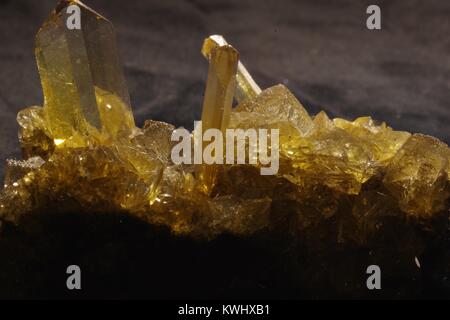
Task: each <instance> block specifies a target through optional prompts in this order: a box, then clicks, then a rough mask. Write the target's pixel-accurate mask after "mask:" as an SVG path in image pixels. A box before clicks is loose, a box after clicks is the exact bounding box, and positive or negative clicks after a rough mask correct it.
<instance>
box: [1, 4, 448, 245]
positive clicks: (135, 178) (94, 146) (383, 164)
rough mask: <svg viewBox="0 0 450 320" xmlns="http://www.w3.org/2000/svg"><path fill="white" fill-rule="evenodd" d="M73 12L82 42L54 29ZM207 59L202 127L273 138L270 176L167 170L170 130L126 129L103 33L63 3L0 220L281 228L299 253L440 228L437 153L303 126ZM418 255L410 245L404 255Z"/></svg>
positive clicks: (106, 30)
mask: <svg viewBox="0 0 450 320" xmlns="http://www.w3.org/2000/svg"><path fill="white" fill-rule="evenodd" d="M71 4H77V5H80V7H81V12H82V21H83V25H82V28H81V30H68V29H67V28H66V26H65V24H64V16H65V12H66V10H65V9H66V8H67V7H68V6H69V5H71ZM203 54H204V55H205V57H206V58H207V59H208V61H209V63H210V70H209V75H208V83H207V86H206V93H205V102H204V106H203V107H204V109H203V116H202V117H203V118H202V120H203V121H204V123H206V125H207V127H212V128H218V129H220V130H224V129H226V128H241V129H248V128H265V129H279V130H280V147H279V151H280V168H279V171H278V173H277V174H276V175H273V176H262V175H260V172H259V169H260V166H261V165H260V164H258V163H257V164H239V165H237V164H236V165H216V166H215V167H214V168H210V167H208V166H207V165H204V164H203V165H176V164H174V163H173V162H172V160H171V156H170V152H171V150H172V147H173V142H172V141H171V135H172V132H173V131H174V130H175V128H174V127H173V126H172V125H170V124H167V123H162V122H157V121H152V120H149V121H147V122H146V123H145V125H144V127H143V128H137V127H135V125H134V120H133V115H132V113H131V107H130V103H129V98H128V93H127V88H126V84H125V81H124V78H123V75H122V71H121V67H120V64H119V62H118V54H117V50H116V45H115V36H114V32H113V29H112V26H111V24H110V23H109V22H108V21H107V20H106V19H105V18H103V17H101V16H100V15H98V14H97V13H95V12H94V11H92V10H91V9H89V8H87V7H85V6H84V5H83V4H81V3H80V2H79V1H62V2H61V4H60V5H59V6H58V8H57V9H56V10H55V11H54V12H53V13H52V15H51V16H50V18H49V19H48V21H47V22H46V23H45V24H44V25H43V26H42V28H41V29H40V31H39V32H38V35H37V37H36V57H37V60H38V66H39V72H40V75H41V80H42V86H43V90H44V95H45V101H44V106H43V107H31V108H27V109H24V110H23V111H21V112H20V113H19V115H18V117H17V120H18V122H19V125H20V135H19V137H20V142H21V146H22V150H23V157H24V160H17V161H14V160H11V161H8V162H7V168H6V181H5V188H4V189H3V191H1V193H0V217H1V219H2V220H4V221H10V222H13V223H20V220H21V217H23V216H24V215H28V214H33V213H37V212H42V211H45V210H46V209H47V208H51V207H58V210H59V211H79V210H82V211H85V212H94V213H111V212H124V213H127V214H130V215H133V216H136V217H139V218H141V219H143V220H145V221H148V222H149V223H151V224H158V225H165V226H168V227H169V228H170V229H171V230H172V231H173V232H174V233H176V234H187V235H191V236H193V237H200V238H212V237H215V236H217V235H218V234H221V233H224V232H226V233H234V234H238V235H250V234H252V233H255V232H257V231H260V230H264V229H271V228H279V227H280V225H282V226H283V228H284V229H285V230H286V232H288V233H289V234H293V235H294V236H295V237H298V238H301V239H303V240H304V241H306V242H308V241H310V242H317V241H319V239H320V238H321V237H326V238H327V239H332V241H334V242H335V243H344V242H351V243H354V244H357V245H367V244H370V243H377V241H379V239H380V237H381V238H382V237H384V236H386V235H387V234H388V233H390V232H392V229H390V226H391V225H397V224H398V223H399V224H400V225H401V226H411V228H413V227H414V228H415V227H419V228H421V229H423V230H426V231H427V232H434V231H436V230H435V229H434V226H435V222H436V221H444V223H448V214H449V192H450V180H449V174H450V164H449V160H450V149H449V147H448V146H447V145H446V144H444V143H443V142H441V141H439V140H437V139H435V138H433V137H429V136H425V135H421V134H410V133H408V132H402V131H395V130H393V129H392V128H390V127H389V126H387V125H386V124H385V123H378V122H376V121H374V120H372V119H371V118H370V117H361V118H358V119H356V120H354V121H348V120H344V119H339V118H336V119H330V118H329V117H328V115H327V114H326V113H325V112H320V113H319V114H317V115H310V114H309V113H308V112H307V110H306V109H305V108H304V107H303V106H302V104H301V103H300V102H299V101H298V100H297V99H296V98H295V96H294V95H293V94H292V93H291V92H290V91H289V89H288V88H286V87H285V86H283V85H276V86H273V87H270V88H268V89H265V90H263V91H261V90H260V89H259V87H258V86H257V85H256V84H255V83H254V81H253V79H252V78H251V77H250V75H249V74H248V72H247V71H246V69H245V68H244V67H243V65H242V63H241V62H240V61H239V56H238V53H237V51H236V50H235V49H234V48H233V47H231V46H230V45H228V44H227V43H226V42H225V40H224V39H223V38H221V37H220V36H213V37H210V38H208V39H207V40H206V42H205V46H204V48H203ZM236 79H237V81H236ZM236 85H237V91H236V92H237V93H236V92H235V88H236ZM233 97H236V98H237V101H238V102H239V104H238V106H237V107H236V108H233V109H232V106H231V104H232V99H233ZM392 221H396V222H395V223H393V222H392ZM438 229H439V228H438ZM444 229H445V228H444ZM439 230H440V229H439ZM436 232H437V231H436ZM394 233H395V232H394ZM389 239H390V238H389ZM411 243H412V242H408V245H407V246H406V245H405V246H404V247H405V248H406V247H409V246H410V245H411ZM413 243H415V242H413ZM405 250H407V249H405ZM420 250H421V244H420V243H419V244H417V245H415V244H414V245H413V249H411V252H417V253H420Z"/></svg>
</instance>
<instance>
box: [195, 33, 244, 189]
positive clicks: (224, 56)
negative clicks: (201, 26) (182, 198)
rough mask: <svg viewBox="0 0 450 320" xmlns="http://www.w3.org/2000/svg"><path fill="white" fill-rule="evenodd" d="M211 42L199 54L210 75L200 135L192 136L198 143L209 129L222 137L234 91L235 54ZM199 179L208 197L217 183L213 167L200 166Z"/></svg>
mask: <svg viewBox="0 0 450 320" xmlns="http://www.w3.org/2000/svg"><path fill="white" fill-rule="evenodd" d="M210 41H211V40H210V39H206V40H205V42H204V45H203V49H202V52H208V53H207V57H208V61H209V71H208V79H207V82H206V90H205V96H204V100H203V111H202V131H201V132H198V133H197V134H196V135H195V137H196V138H197V139H196V142H197V143H198V140H199V139H198V137H199V134H201V137H202V136H203V133H204V132H205V131H206V130H208V129H212V128H214V129H219V130H221V131H222V132H223V133H225V130H226V129H227V127H228V123H229V121H230V113H231V107H232V104H233V97H234V94H235V89H236V73H237V67H238V62H239V54H238V52H237V51H236V50H235V49H234V48H233V47H232V46H230V45H228V44H226V43H223V44H220V45H217V46H215V47H213V48H209V47H210ZM205 48H208V49H205ZM198 175H199V179H200V181H201V189H202V190H203V191H204V192H206V193H209V192H210V191H211V189H212V187H213V186H214V184H215V181H216V168H215V166H214V165H208V164H202V165H201V166H200V167H199V170H198Z"/></svg>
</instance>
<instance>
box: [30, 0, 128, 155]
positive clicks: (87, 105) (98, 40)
mask: <svg viewBox="0 0 450 320" xmlns="http://www.w3.org/2000/svg"><path fill="white" fill-rule="evenodd" d="M71 5H77V6H78V7H79V8H80V11H81V18H80V19H81V29H76V28H75V29H70V28H68V26H67V21H68V18H69V17H70V15H71V13H70V12H69V13H68V12H67V8H68V7H69V6H71ZM35 54H36V59H37V63H38V67H39V74H40V76H41V82H42V88H43V91H44V97H45V101H44V115H45V119H46V121H47V123H48V127H47V129H48V131H49V133H50V135H51V137H52V139H54V140H55V141H56V145H58V146H60V145H62V144H65V145H66V146H72V147H79V146H86V145H88V144H90V143H92V142H103V141H105V140H108V139H110V138H111V137H115V136H116V135H117V133H118V132H119V131H121V130H131V129H132V128H134V119H133V114H132V112H131V108H130V101H129V95H128V89H127V86H126V83H125V79H124V76H123V72H122V69H121V65H120V62H119V57H118V50H117V47H116V40H115V33H114V29H113V26H112V24H111V23H110V22H109V21H108V20H106V19H105V18H104V17H102V16H101V15H99V14H98V13H96V12H94V11H93V10H92V9H90V8H88V7H86V6H85V5H84V4H83V3H81V2H80V1H77V0H63V1H61V2H60V4H59V5H58V7H57V8H56V9H55V11H53V13H52V14H51V15H50V17H49V18H48V20H47V21H46V22H45V23H44V24H43V25H42V27H41V28H40V30H39V32H38V33H37V35H36V47H35Z"/></svg>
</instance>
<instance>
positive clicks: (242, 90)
mask: <svg viewBox="0 0 450 320" xmlns="http://www.w3.org/2000/svg"><path fill="white" fill-rule="evenodd" d="M227 44H228V43H227V41H226V40H225V38H224V37H223V36H220V35H212V36H210V37H209V38H206V40H205V42H204V44H203V48H202V54H203V55H204V56H205V58H206V59H208V60H209V58H210V55H211V51H212V50H213V49H214V48H217V47H220V46H224V45H227ZM236 81H237V86H236V93H235V98H236V100H237V102H239V103H240V102H242V101H244V100H247V99H254V98H256V97H257V96H258V95H259V94H260V93H261V88H260V87H259V86H258V85H257V84H256V82H255V80H253V78H252V76H251V75H250V73H249V72H248V71H247V69H246V68H245V66H244V64H243V63H242V62H241V61H239V63H238V68H237V74H236Z"/></svg>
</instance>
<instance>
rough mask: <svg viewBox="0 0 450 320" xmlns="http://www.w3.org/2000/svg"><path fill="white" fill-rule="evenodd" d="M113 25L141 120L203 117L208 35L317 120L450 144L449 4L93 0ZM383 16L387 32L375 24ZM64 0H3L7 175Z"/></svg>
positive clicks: (0, 133) (1, 104)
mask: <svg viewBox="0 0 450 320" xmlns="http://www.w3.org/2000/svg"><path fill="white" fill-rule="evenodd" d="M85 3H86V4H88V5H90V6H91V7H93V8H94V9H96V10H97V11H98V12H100V13H102V14H103V15H105V16H106V17H108V18H109V19H110V20H111V21H112V22H113V23H114V25H115V27H116V29H117V33H118V43H119V47H120V51H121V56H122V60H123V63H124V68H125V73H126V77H127V81H128V86H129V91H130V94H131V100H132V106H133V110H134V114H135V117H136V119H137V123H138V124H139V125H142V123H143V121H144V120H145V119H150V118H151V119H156V120H163V121H167V122H171V123H173V124H175V125H177V126H181V125H183V126H186V127H189V128H191V127H192V124H193V121H194V120H195V119H199V118H200V110H201V104H202V95H203V91H204V83H205V78H206V71H207V64H206V61H204V59H203V57H202V56H201V54H200V52H199V50H200V47H201V44H202V41H203V39H204V37H206V36H208V35H210V34H214V33H218V34H223V35H224V36H225V37H226V39H227V40H228V41H229V42H230V43H231V44H233V45H234V46H235V47H236V48H237V49H238V50H239V51H240V52H241V59H242V61H243V62H244V63H245V65H246V66H247V67H248V69H249V71H250V72H251V73H252V74H253V75H254V78H255V80H256V81H257V82H258V83H259V84H260V85H261V87H268V86H271V85H274V84H277V83H285V84H286V85H287V86H288V87H289V88H290V89H291V90H292V91H293V92H294V93H295V95H297V96H298V97H299V99H300V100H301V101H302V102H303V103H304V105H305V106H306V108H307V109H308V110H309V111H310V112H311V113H313V114H314V113H317V112H318V111H319V110H321V109H324V110H326V111H327V112H328V113H329V114H330V115H331V116H333V117H335V116H339V117H348V118H355V117H358V116H363V115H371V116H372V117H374V118H376V119H378V120H383V121H386V122H388V123H389V124H390V125H391V126H392V127H394V128H396V129H402V130H408V131H412V132H421V133H426V134H430V135H434V136H436V137H438V138H440V139H442V140H444V141H445V142H447V143H449V142H450V129H449V126H448V123H449V120H450V112H449V99H450V37H449V35H450V1H448V0H442V1H438V0H427V1H423V0H398V1H395V0H394V1H393V0H391V1H382V0H377V1H355V0H343V1H331V0H330V1H326V0H313V1H275V0H273V1H266V0H265V1H249V0H245V1H242V0H233V1H224V0H220V1H210V0H185V1H144V0H140V1H138V0H133V1H123V0H90V1H89V0H86V1H85ZM371 3H376V4H378V5H380V7H381V9H382V30H381V31H369V30H367V29H366V27H365V21H366V17H367V15H366V13H365V11H366V8H367V5H368V4H371ZM55 4H56V1H55V0H39V1H37V0H9V1H8V0H6V1H5V0H0V71H1V72H0V112H1V113H0V147H1V151H0V163H1V167H0V176H1V175H2V173H3V164H4V160H6V158H8V157H18V156H20V152H19V144H18V141H17V125H16V121H15V117H16V114H17V112H18V111H19V110H20V109H22V108H24V107H27V106H31V105H40V104H41V103H42V94H41V87H40V82H39V76H38V73H37V68H36V63H35V59H34V53H33V46H34V43H33V42H34V35H35V33H36V32H37V30H38V28H39V26H40V25H41V24H42V22H43V21H44V20H45V19H46V17H47V16H48V14H49V13H50V11H51V9H52V8H53V7H54V6H55Z"/></svg>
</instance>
